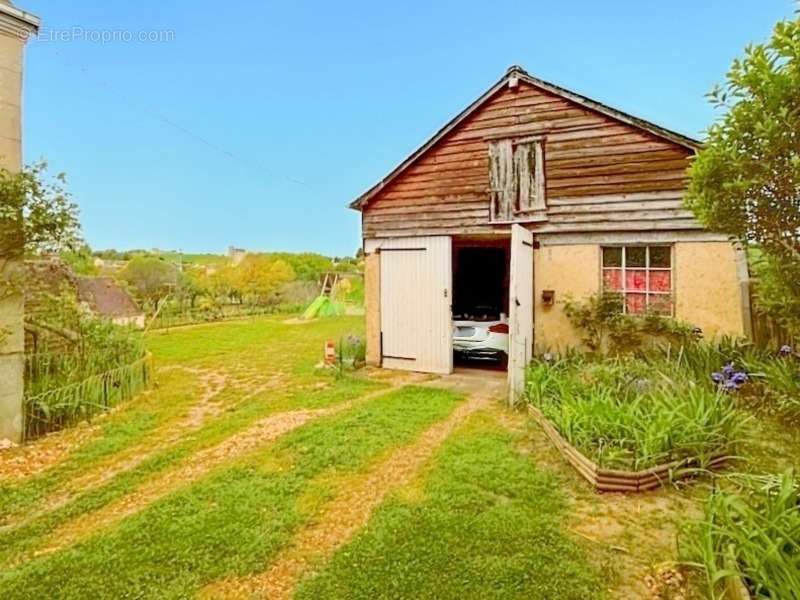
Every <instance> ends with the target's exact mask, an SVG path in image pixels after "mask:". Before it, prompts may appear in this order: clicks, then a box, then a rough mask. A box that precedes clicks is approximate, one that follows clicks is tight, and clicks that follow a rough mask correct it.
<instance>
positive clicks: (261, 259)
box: [234, 254, 295, 304]
mask: <svg viewBox="0 0 800 600" xmlns="http://www.w3.org/2000/svg"><path fill="white" fill-rule="evenodd" d="M294 278H295V274H294V271H293V270H292V267H290V266H289V264H288V263H286V262H284V261H283V260H278V259H273V258H270V257H268V256H262V255H258V254H248V255H247V256H246V257H245V258H244V259H243V260H242V262H241V263H239V265H237V266H236V268H235V275H234V281H235V287H236V289H237V290H239V291H240V292H241V294H242V295H243V296H245V297H249V298H251V299H252V300H254V301H255V302H257V303H259V304H264V303H267V302H268V301H269V300H270V297H271V296H273V295H274V293H275V292H276V291H277V289H278V288H279V287H280V286H281V285H283V284H284V283H288V282H290V281H292V280H293V279H294Z"/></svg>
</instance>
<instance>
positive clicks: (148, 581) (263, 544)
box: [0, 317, 605, 599]
mask: <svg viewBox="0 0 800 600" xmlns="http://www.w3.org/2000/svg"><path fill="white" fill-rule="evenodd" d="M362 330H363V325H362V320H361V319H358V318H349V317H346V318H337V319H330V320H323V321H319V322H314V323H310V324H289V323H284V322H282V321H281V320H280V319H279V318H272V317H270V318H258V319H253V320H247V321H241V322H228V323H220V324H212V325H203V326H197V327H189V328H182V329H176V330H173V331H170V332H169V333H164V332H161V333H155V334H152V335H151V336H150V337H149V339H148V345H149V347H150V349H151V350H152V351H153V353H154V355H155V357H156V361H157V365H158V374H157V377H158V387H157V388H155V389H154V390H152V391H150V392H147V393H145V394H143V395H141V396H139V397H138V398H136V399H134V400H133V401H131V402H129V403H127V404H125V405H124V406H121V407H119V408H118V409H117V410H115V411H114V412H113V413H111V414H109V415H106V416H104V417H102V418H100V419H97V420H96V421H95V422H94V423H92V424H88V425H83V426H81V427H78V428H76V429H74V430H71V431H65V432H61V433H59V434H56V435H53V436H49V437H47V438H45V439H43V440H40V441H38V442H36V443H35V444H32V445H30V446H28V447H25V448H21V449H17V450H14V451H12V452H11V453H10V454H4V455H3V456H2V458H3V466H2V467H0V597H2V598H4V599H6V598H9V599H14V598H37V599H38V598H43V597H54V596H55V597H59V598H87V597H92V598H121V597H128V598H185V597H192V596H196V595H198V594H205V595H212V596H213V595H214V594H213V590H214V589H227V590H230V591H231V594H232V595H237V594H236V589H237V588H236V585H237V582H239V581H240V580H241V581H247V582H261V581H264V578H265V577H267V579H268V578H269V577H270V576H271V575H269V573H271V571H270V569H271V567H272V566H274V565H276V564H283V563H282V562H281V561H284V560H286V557H287V556H289V557H291V556H292V551H293V550H292V549H293V548H295V546H296V545H297V543H298V540H302V539H305V538H307V537H308V535H309V532H313V531H315V529H314V527H318V526H319V524H320V523H321V522H325V520H326V519H327V520H328V521H330V522H332V523H334V524H335V516H336V515H335V514H334V515H333V517H334V518H333V520H331V515H330V510H331V508H332V507H336V506H337V504H336V502H337V499H339V501H341V498H342V495H343V494H345V496H344V497H345V498H346V497H347V495H346V494H347V493H348V492H358V494H360V495H358V494H356V496H354V497H360V498H366V499H369V498H370V497H371V496H374V497H375V498H377V500H376V504H375V505H374V507H373V506H372V505H368V506H369V510H367V512H366V513H365V515H364V518H363V519H362V520H361V521H359V520H354V521H352V523H353V524H354V527H353V528H352V530H350V529H347V528H345V527H342V528H341V530H337V529H335V528H334V529H333V530H332V531H333V533H334V534H335V535H334V537H333V538H332V539H324V540H320V542H319V544H318V545H317V546H315V547H314V548H312V550H314V551H315V554H314V558H313V561H310V562H308V563H302V564H303V568H302V569H301V570H300V572H299V573H298V576H297V578H296V580H292V583H291V585H290V586H289V587H287V588H286V589H284V590H283V591H282V592H281V593H280V594H279V595H278V596H283V597H290V596H293V595H297V596H298V597H305V598H308V597H315V598H318V597H321V598H342V597H348V598H350V597H407V598H416V597H455V596H460V597H471V598H484V597H498V598H499V597H503V598H505V597H529V598H555V597H567V598H568V597H574V598H578V597H581V598H585V597H602V596H603V595H604V593H605V587H604V585H601V583H600V571H599V569H600V567H601V566H602V564H601V563H600V562H599V560H598V556H600V554H602V553H598V552H596V548H594V547H593V546H592V545H591V544H589V543H587V542H586V540H585V539H584V538H582V537H580V536H577V535H575V534H574V533H572V532H571V531H570V530H569V529H570V528H569V522H570V518H571V516H570V515H571V508H570V506H571V504H570V503H571V499H570V493H569V489H568V487H565V486H564V484H563V481H562V480H561V479H560V476H559V475H558V474H557V473H554V471H553V469H552V468H551V466H550V465H544V466H540V465H538V464H537V460H536V459H535V458H534V456H533V455H531V454H530V453H529V452H528V451H527V450H526V448H525V444H524V440H525V439H527V437H528V433H527V432H526V431H525V429H524V423H525V418H524V417H523V416H522V415H515V414H511V413H508V412H507V411H506V410H505V409H504V408H502V405H501V403H500V398H498V401H494V400H490V399H486V401H485V402H483V403H478V404H476V403H474V402H473V401H472V400H471V399H470V398H468V397H465V394H464V393H463V392H461V391H453V390H452V389H448V387H449V384H447V383H444V384H442V382H437V381H434V379H435V378H426V377H419V376H417V377H414V376H409V375H403V374H397V373H395V374H390V373H370V374H368V375H367V374H364V373H361V374H358V375H356V376H354V375H348V376H345V377H342V378H336V377H335V376H334V375H333V374H331V373H321V372H319V371H317V370H315V368H314V367H315V365H316V363H317V362H319V360H320V358H321V355H322V348H323V342H324V341H325V340H327V339H338V338H339V337H340V336H342V335H345V334H348V333H361V332H362ZM459 389H461V390H463V389H464V388H463V386H462V387H460V388H459ZM467 409H468V410H467ZM445 424H449V425H448V427H449V428H442V427H443V425H445ZM437 428H438V429H437ZM433 431H436V432H437V433H436V435H432V434H431V432H433ZM442 432H444V433H442ZM437 436H439V437H437ZM440 438H441V439H440ZM423 441H424V442H425V443H424V444H423V445H422V446H421V445H420V444H422V442H423ZM420 448H424V449H425V451H426V452H427V453H422V454H420ZM406 455H409V456H416V457H417V459H416V460H417V462H413V461H412V462H410V463H409V462H408V461H406V462H405V463H404V462H403V460H402V459H403V458H404V456H406ZM6 458H8V459H9V460H5V459H6ZM398 464H405V465H406V467H407V468H411V467H408V465H409V464H410V465H412V466H413V469H412V471H411V473H410V476H409V477H406V479H403V480H402V481H403V482H404V483H402V485H401V484H400V483H396V484H395V480H394V478H393V475H394V473H393V471H391V469H393V468H397V467H396V466H397V465H398ZM372 481H382V482H385V484H386V486H389V487H390V488H391V492H388V493H387V495H386V496H385V497H384V496H382V495H376V494H378V492H380V490H379V489H377V487H376V486H374V485H372V484H371V483H370V482H372ZM398 481H399V480H398ZM409 481H410V483H409ZM359 486H361V487H359ZM392 486H395V487H396V489H395V487H392ZM354 514H355V513H354ZM265 574H267V575H265ZM222 583H226V584H228V587H224V588H223V587H220V588H215V587H214V586H216V585H221V584H222ZM259 585H260V584H259ZM259 589H260V588H258V587H256V588H255V592H256V595H258V592H259ZM276 597H277V596H276Z"/></svg>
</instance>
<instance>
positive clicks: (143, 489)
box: [15, 379, 403, 564]
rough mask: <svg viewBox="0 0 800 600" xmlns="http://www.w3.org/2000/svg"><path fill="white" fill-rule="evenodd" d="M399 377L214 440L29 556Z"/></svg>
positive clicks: (74, 538) (70, 540)
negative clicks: (351, 396) (325, 405)
mask: <svg viewBox="0 0 800 600" xmlns="http://www.w3.org/2000/svg"><path fill="white" fill-rule="evenodd" d="M402 382H403V380H402V379H400V380H397V381H396V382H394V385H393V386H392V387H390V388H388V389H387V388H382V389H380V390H376V391H375V392H371V393H369V394H365V395H363V396H361V397H359V398H356V399H354V400H350V401H348V402H343V403H341V404H338V405H336V406H332V407H328V408H322V409H315V410H296V411H289V412H283V413H278V414H275V415H271V416H268V417H265V418H263V419H261V420H259V421H257V422H256V423H255V424H253V425H251V426H250V427H249V428H247V429H246V430H244V431H242V432H240V433H238V434H235V435H233V436H231V437H229V438H226V439H225V440H223V441H222V442H220V443H219V444H217V445H215V446H212V447H210V448H206V449H203V450H200V451H199V452H196V453H195V454H193V455H192V456H191V457H189V458H187V459H185V460H183V461H182V462H181V463H179V464H178V465H177V466H176V467H175V468H173V469H170V470H169V471H167V472H165V473H163V474H160V475H157V476H156V477H155V478H154V479H151V480H148V481H146V482H144V483H143V484H142V485H141V486H139V487H138V488H137V489H135V490H133V491H132V492H131V493H130V494H128V495H127V496H125V497H123V498H120V499H119V500H117V501H115V502H112V503H110V504H107V505H106V506H104V507H102V508H100V509H98V510H96V511H94V512H89V513H85V514H83V515H80V516H79V517H77V518H75V519H73V520H71V521H68V522H67V523H65V524H64V525H62V526H60V527H58V528H56V529H55V530H54V531H52V532H51V534H50V535H49V536H48V538H47V539H46V540H45V541H44V542H43V543H42V545H41V546H40V548H39V549H38V550H36V551H34V553H33V556H40V555H43V554H50V553H52V552H56V551H58V550H60V549H62V548H65V547H67V546H70V545H72V544H74V543H76V542H78V541H80V540H82V539H85V538H87V537H89V536H91V535H92V534H94V533H97V532H98V531H100V530H102V529H105V528H107V527H109V526H111V525H113V524H115V523H118V522H119V521H121V520H122V519H124V518H126V517H129V516H131V515H133V514H135V513H137V512H139V511H140V510H142V509H144V508H146V507H147V506H149V505H151V504H152V503H153V502H155V501H156V500H159V499H160V498H162V497H164V496H166V495H167V494H169V493H171V492H174V491H175V490H177V489H179V488H182V487H185V486H187V485H189V484H191V483H194V482H195V481H197V480H199V479H200V478H202V477H203V476H205V475H207V474H208V473H209V472H210V471H211V470H212V469H214V468H215V467H218V466H219V465H221V464H223V463H225V462H228V461H230V460H233V459H235V458H238V457H240V456H242V455H245V454H247V453H249V452H252V451H254V450H256V449H257V448H259V447H260V446H263V445H265V444H268V443H269V442H272V441H274V440H275V439H277V438H278V437H280V436H282V435H284V434H286V433H289V432H290V431H292V430H294V429H297V428H298V427H300V426H302V425H305V424H306V423H308V422H310V421H312V420H315V419H318V418H321V417H325V416H330V415H335V414H337V413H340V412H344V411H346V410H348V409H350V408H352V407H353V406H355V405H357V404H362V403H364V402H367V401H369V400H371V399H373V398H375V397H377V396H381V395H384V394H387V393H389V392H390V391H391V390H392V389H394V388H395V387H399V386H400V385H402ZM28 558H30V557H29V556H28V557H22V558H21V559H20V560H18V561H15V564H19V563H21V562H24V561H25V560H27V559H28Z"/></svg>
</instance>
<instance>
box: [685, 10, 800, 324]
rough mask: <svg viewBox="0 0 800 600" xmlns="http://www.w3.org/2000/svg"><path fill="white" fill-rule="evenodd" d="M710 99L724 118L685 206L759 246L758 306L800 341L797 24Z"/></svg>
mask: <svg viewBox="0 0 800 600" xmlns="http://www.w3.org/2000/svg"><path fill="white" fill-rule="evenodd" d="M709 96H710V99H711V101H712V102H713V103H714V104H715V105H716V106H718V107H719V108H721V109H722V110H724V111H725V112H724V114H723V115H722V117H721V118H720V119H719V120H718V121H717V122H715V123H714V124H713V125H712V126H711V127H710V128H709V130H708V138H707V141H706V143H705V145H704V147H703V149H702V150H701V151H700V152H699V154H698V156H697V158H696V160H695V161H694V163H693V164H692V167H691V169H690V184H689V190H688V193H687V198H686V204H687V206H688V207H689V208H691V209H692V210H693V211H694V213H695V214H696V215H697V217H698V218H699V219H700V221H702V222H703V224H705V225H706V226H707V227H709V228H710V229H713V230H716V231H720V232H723V233H726V234H729V235H730V236H732V237H734V238H736V239H739V240H743V241H745V242H746V243H748V244H750V245H753V246H756V247H757V249H758V253H759V255H760V256H761V260H760V261H759V262H758V263H756V265H755V266H756V268H757V270H758V272H759V275H760V276H761V278H762V280H763V281H762V283H763V286H762V293H763V302H761V303H760V307H761V309H763V310H765V311H767V312H769V313H770V314H772V315H773V316H774V317H776V318H777V319H778V320H779V321H781V322H782V323H783V324H784V325H785V326H787V327H788V328H790V329H792V330H793V331H794V332H795V333H796V334H798V335H800V313H798V311H797V308H798V307H800V280H799V279H798V274H800V19H795V20H788V21H782V22H780V23H778V24H777V25H776V26H775V29H774V31H773V34H772V37H771V39H770V40H769V42H767V43H765V44H759V45H753V46H748V47H747V48H746V49H745V55H744V58H742V59H737V60H735V61H734V62H733V65H732V66H731V69H730V71H729V72H728V75H727V83H726V84H725V85H724V86H722V87H717V88H715V89H714V90H712V92H711V93H710V94H709Z"/></svg>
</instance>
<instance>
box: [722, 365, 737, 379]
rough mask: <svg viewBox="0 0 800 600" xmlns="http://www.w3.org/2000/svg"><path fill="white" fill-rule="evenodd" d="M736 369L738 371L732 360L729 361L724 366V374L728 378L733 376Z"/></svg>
mask: <svg viewBox="0 0 800 600" xmlns="http://www.w3.org/2000/svg"><path fill="white" fill-rule="evenodd" d="M735 371H736V370H735V369H734V368H733V363H732V362H729V363H728V364H727V365H725V366H724V367H722V374H723V375H724V376H725V377H726V378H730V377H733V374H734V372H735Z"/></svg>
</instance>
